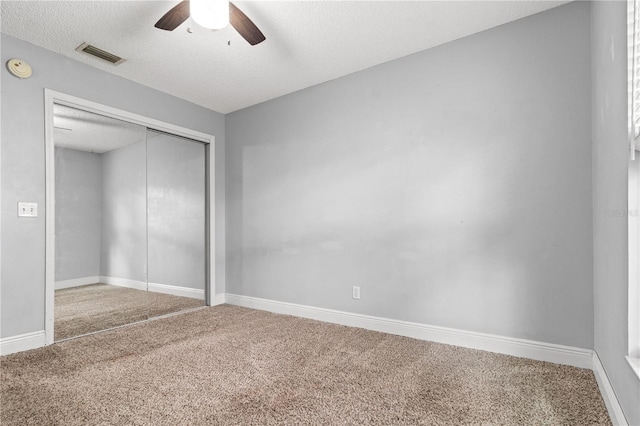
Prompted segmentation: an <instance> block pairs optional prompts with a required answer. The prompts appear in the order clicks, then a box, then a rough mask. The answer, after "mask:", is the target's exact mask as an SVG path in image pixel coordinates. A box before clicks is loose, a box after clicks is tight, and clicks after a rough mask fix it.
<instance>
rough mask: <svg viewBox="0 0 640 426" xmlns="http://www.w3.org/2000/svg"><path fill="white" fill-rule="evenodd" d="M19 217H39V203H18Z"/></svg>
mask: <svg viewBox="0 0 640 426" xmlns="http://www.w3.org/2000/svg"><path fill="white" fill-rule="evenodd" d="M18 216H19V217H38V203H18Z"/></svg>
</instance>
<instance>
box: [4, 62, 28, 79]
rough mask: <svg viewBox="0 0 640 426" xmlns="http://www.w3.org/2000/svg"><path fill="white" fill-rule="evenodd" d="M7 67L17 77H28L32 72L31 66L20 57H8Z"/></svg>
mask: <svg viewBox="0 0 640 426" xmlns="http://www.w3.org/2000/svg"><path fill="white" fill-rule="evenodd" d="M7 69H8V70H9V72H10V73H11V74H13V75H15V76H16V77H18V78H29V77H31V73H32V71H31V66H29V64H28V63H26V62H25V61H23V60H22V59H9V60H8V61H7Z"/></svg>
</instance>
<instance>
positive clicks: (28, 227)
mask: <svg viewBox="0 0 640 426" xmlns="http://www.w3.org/2000/svg"><path fill="white" fill-rule="evenodd" d="M0 42H1V43H2V53H1V59H2V63H3V64H4V63H6V61H7V60H9V59H10V58H16V57H17V58H22V59H24V60H25V61H27V62H28V63H29V64H30V65H31V66H32V67H33V70H34V74H33V76H32V77H31V78H30V79H28V80H20V79H17V78H15V77H12V76H11V75H10V74H9V73H8V71H7V70H6V69H5V67H2V69H1V70H0V74H1V77H0V78H1V79H2V80H1V86H2V99H3V102H2V106H1V110H0V117H1V120H2V123H1V124H2V126H1V127H2V132H1V134H0V136H1V138H2V160H1V169H2V176H1V178H0V181H1V184H2V187H1V190H2V204H1V205H2V229H1V231H0V232H1V234H2V242H1V246H2V247H1V249H0V252H1V255H2V260H1V264H2V271H1V276H0V279H1V284H0V293H1V302H0V303H1V306H0V311H1V314H0V315H1V316H0V327H1V330H0V337H8V336H15V335H19V334H23V333H29V332H34V331H39V330H43V329H44V299H45V295H44V291H45V275H44V274H45V214H46V212H45V199H44V195H45V175H44V173H45V170H44V164H45V162H44V108H43V105H44V88H45V87H46V88H50V89H53V90H56V91H59V92H63V93H67V94H70V95H74V96H78V97H81V98H84V99H89V100H91V101H94V102H98V103H101V104H104V105H108V106H112V107H115V108H120V109H123V110H126V111H130V112H133V113H136V114H140V115H144V116H147V117H151V118H154V119H157V120H162V121H165V122H168V123H173V124H176V125H180V126H183V127H187V128H191V129H194V130H198V131H201V132H206V133H210V134H213V135H214V136H215V137H216V152H215V154H216V164H215V168H216V176H215V177H216V188H215V189H216V200H215V212H216V229H215V231H216V242H215V244H216V262H215V268H216V292H217V293H221V292H224V291H225V286H224V282H225V246H224V242H225V225H224V224H225V217H224V216H225V198H224V197H225V189H224V188H225V163H224V157H225V149H224V146H225V117H224V116H223V115H222V114H218V113H216V112H213V111H210V110H208V109H205V108H202V107H199V106H197V105H194V104H191V103H189V102H186V101H184V100H181V99H177V98H175V97H172V96H169V95H167V94H165V93H162V92H159V91H156V90H153V89H150V88H148V87H144V86H142V85H140V84H137V83H134V82H132V81H130V80H126V79H123V78H121V77H117V76H115V75H110V74H108V73H105V72H102V71H100V70H97V69H95V68H92V67H90V66H87V65H84V64H81V63H79V62H76V61H73V60H71V59H68V58H66V57H63V56H61V55H58V54H55V53H53V52H50V51H47V50H44V49H41V48H39V47H36V46H33V45H31V44H29V43H25V42H23V41H20V40H17V39H15V38H12V37H9V36H7V35H5V34H2V35H1V38H0ZM6 99H11V100H12V101H11V102H6V101H4V100H6ZM25 170H28V171H29V173H25V172H24V171H25ZM18 201H34V202H37V203H38V207H39V217H38V218H37V219H19V218H18V217H17V215H16V210H17V203H18Z"/></svg>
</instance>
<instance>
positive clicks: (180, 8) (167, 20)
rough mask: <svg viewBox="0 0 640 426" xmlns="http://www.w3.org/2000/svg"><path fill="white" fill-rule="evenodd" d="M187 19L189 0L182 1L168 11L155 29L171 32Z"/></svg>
mask: <svg viewBox="0 0 640 426" xmlns="http://www.w3.org/2000/svg"><path fill="white" fill-rule="evenodd" d="M188 17H189V0H182V1H181V2H180V3H178V4H177V5H176V6H174V7H173V8H172V9H171V10H170V11H168V12H167V13H165V14H164V16H163V17H162V18H160V20H159V21H158V22H156V25H155V27H156V28H160V29H161V30H166V31H173V30H175V29H176V28H178V26H179V25H180V24H182V23H183V22H184V21H186V20H187V18H188Z"/></svg>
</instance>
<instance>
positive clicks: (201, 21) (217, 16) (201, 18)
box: [189, 0, 229, 30]
mask: <svg viewBox="0 0 640 426" xmlns="http://www.w3.org/2000/svg"><path fill="white" fill-rule="evenodd" d="M189 8H190V14H191V18H192V19H193V21H194V22H195V23H197V24H198V25H200V26H201V27H204V28H208V29H210V30H219V29H222V28H224V27H226V26H227V25H229V1H228V0H190V1H189Z"/></svg>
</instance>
